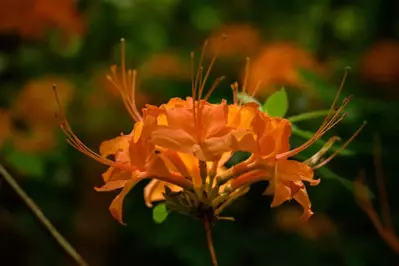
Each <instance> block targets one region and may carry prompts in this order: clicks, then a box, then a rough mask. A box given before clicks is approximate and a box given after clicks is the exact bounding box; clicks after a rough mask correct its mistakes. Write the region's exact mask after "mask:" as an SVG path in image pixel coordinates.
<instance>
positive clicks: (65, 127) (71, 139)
mask: <svg viewBox="0 0 399 266" xmlns="http://www.w3.org/2000/svg"><path fill="white" fill-rule="evenodd" d="M53 91H54V95H55V100H56V103H57V105H58V113H56V117H57V118H58V120H59V121H58V122H59V124H60V127H61V129H62V131H64V133H65V135H66V136H67V142H68V143H69V144H70V145H71V146H72V147H74V148H75V149H77V150H78V151H80V152H82V153H83V154H85V155H87V156H89V157H91V158H92V159H94V160H96V161H98V162H100V163H102V164H105V165H108V166H112V167H114V168H118V169H120V170H123V171H128V172H132V171H134V170H135V169H133V168H132V167H131V166H129V165H128V164H122V163H117V162H114V161H112V160H109V159H106V158H104V157H102V156H100V155H99V154H97V153H95V152H94V151H92V150H91V149H89V148H88V147H87V146H86V145H85V144H83V142H82V141H81V140H80V139H79V138H78V137H77V136H76V135H75V133H73V131H72V128H71V126H70V125H69V123H68V120H67V119H66V117H65V114H64V110H63V108H62V105H61V102H60V99H59V96H58V93H57V88H56V85H55V84H54V85H53Z"/></svg>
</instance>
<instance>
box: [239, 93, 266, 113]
mask: <svg viewBox="0 0 399 266" xmlns="http://www.w3.org/2000/svg"><path fill="white" fill-rule="evenodd" d="M237 98H238V99H239V100H241V101H242V103H257V104H258V105H259V109H260V110H261V111H263V110H262V104H261V103H260V102H259V101H258V100H257V99H255V98H254V97H252V96H249V95H248V94H246V93H241V92H239V93H238V94H237Z"/></svg>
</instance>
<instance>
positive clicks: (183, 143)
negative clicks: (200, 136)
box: [151, 126, 196, 153]
mask: <svg viewBox="0 0 399 266" xmlns="http://www.w3.org/2000/svg"><path fill="white" fill-rule="evenodd" d="M151 139H152V141H153V142H154V143H155V144H157V145H159V146H161V147H164V148H167V149H171V150H174V151H177V152H183V153H192V147H193V145H194V144H195V142H196V141H195V139H194V138H193V137H192V136H191V135H190V134H188V133H187V132H186V131H184V130H182V129H173V128H170V127H167V126H159V127H157V128H156V129H155V130H154V131H153V132H152V136H151Z"/></svg>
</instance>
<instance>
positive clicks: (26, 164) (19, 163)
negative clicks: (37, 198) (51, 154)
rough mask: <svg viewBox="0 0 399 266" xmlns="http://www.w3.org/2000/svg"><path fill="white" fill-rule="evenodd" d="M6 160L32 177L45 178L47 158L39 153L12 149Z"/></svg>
mask: <svg viewBox="0 0 399 266" xmlns="http://www.w3.org/2000/svg"><path fill="white" fill-rule="evenodd" d="M6 161H7V162H8V163H9V164H10V165H11V166H12V167H14V168H15V169H17V170H19V171H21V172H23V173H24V174H27V175H29V176H32V177H37V178H43V177H44V173H45V164H46V162H45V159H44V158H43V157H40V156H39V155H37V154H30V153H23V152H20V151H17V150H12V151H11V152H10V153H9V154H8V155H7V156H6Z"/></svg>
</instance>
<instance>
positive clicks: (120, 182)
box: [94, 167, 139, 191]
mask: <svg viewBox="0 0 399 266" xmlns="http://www.w3.org/2000/svg"><path fill="white" fill-rule="evenodd" d="M138 174H139V172H138V171H135V172H126V171H121V170H119V169H116V168H114V167H109V168H108V170H107V171H106V172H104V173H103V174H102V177H103V180H104V182H105V184H104V185H103V186H102V187H99V188H97V187H95V188H94V189H95V190H96V191H110V190H115V189H118V188H121V187H123V186H124V185H125V183H126V182H127V181H129V180H130V179H132V178H135V177H136V176H137V175H138Z"/></svg>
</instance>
